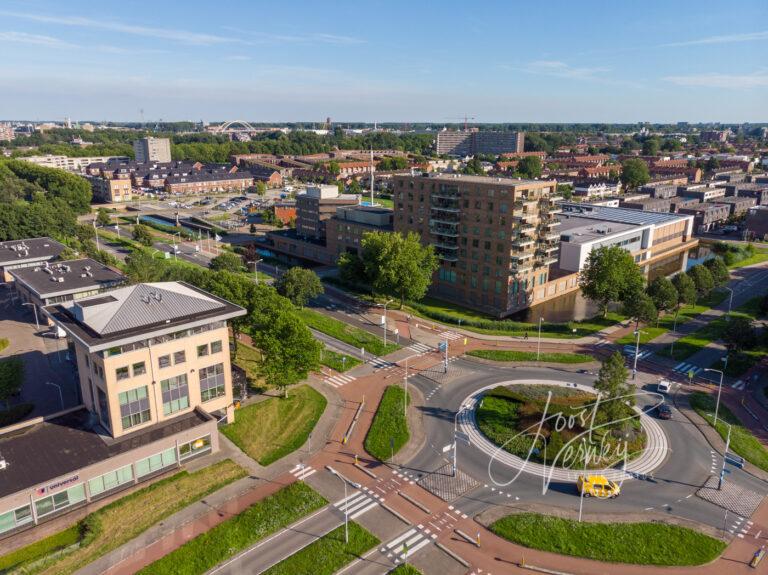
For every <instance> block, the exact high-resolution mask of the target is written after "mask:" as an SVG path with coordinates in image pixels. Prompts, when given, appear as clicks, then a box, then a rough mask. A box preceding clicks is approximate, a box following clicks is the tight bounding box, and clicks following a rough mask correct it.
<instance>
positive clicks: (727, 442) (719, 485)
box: [717, 421, 731, 491]
mask: <svg viewBox="0 0 768 575" xmlns="http://www.w3.org/2000/svg"><path fill="white" fill-rule="evenodd" d="M723 423H725V424H726V425H727V426H728V437H726V439H725V451H723V467H722V468H721V469H720V480H719V481H718V482H717V490H718V491H720V489H721V488H722V486H723V480H724V479H725V461H726V458H727V457H728V447H729V446H730V445H731V424H730V423H727V422H725V421H724V422H723Z"/></svg>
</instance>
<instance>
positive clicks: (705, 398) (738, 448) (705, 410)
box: [688, 391, 768, 471]
mask: <svg viewBox="0 0 768 575" xmlns="http://www.w3.org/2000/svg"><path fill="white" fill-rule="evenodd" d="M688 400H689V401H690V403H691V407H692V408H693V409H694V411H696V413H698V414H699V415H700V416H702V417H703V418H704V419H706V420H707V423H709V424H710V425H712V423H713V422H714V420H715V416H714V413H715V398H714V397H713V396H712V395H710V394H708V393H703V392H701V391H694V392H693V393H692V394H691V395H690V396H689V397H688ZM717 418H718V421H717V427H716V428H715V429H716V430H717V432H718V433H719V434H720V437H722V438H723V439H724V440H725V438H726V437H728V425H726V424H727V423H730V424H731V443H730V446H729V449H730V450H731V451H733V452H734V453H736V454H737V455H741V456H742V457H743V458H744V459H746V460H747V461H749V462H750V463H751V464H752V465H755V466H756V467H759V468H760V469H762V470H763V471H768V450H767V449H766V448H765V447H764V446H763V444H762V443H760V440H758V439H757V438H756V437H755V436H754V435H752V432H751V431H749V429H747V428H746V427H744V424H743V423H742V422H741V420H740V419H739V418H738V417H736V415H734V413H733V412H732V411H731V410H730V409H728V407H727V406H726V405H725V404H723V402H722V401H721V402H720V409H719V410H718V412H717Z"/></svg>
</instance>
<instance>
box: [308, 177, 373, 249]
mask: <svg viewBox="0 0 768 575" xmlns="http://www.w3.org/2000/svg"><path fill="white" fill-rule="evenodd" d="M359 203H360V196H358V195H357V194H340V193H339V188H338V187H337V186H332V185H321V186H308V187H307V190H306V191H305V192H304V193H303V194H298V195H297V196H296V234H297V235H299V236H302V237H305V238H310V239H313V240H321V241H323V242H324V241H325V223H326V221H327V220H329V219H330V218H332V217H333V216H334V215H336V208H338V207H341V206H354V205H357V204H359Z"/></svg>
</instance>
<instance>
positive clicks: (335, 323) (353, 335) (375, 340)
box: [297, 308, 400, 355]
mask: <svg viewBox="0 0 768 575" xmlns="http://www.w3.org/2000/svg"><path fill="white" fill-rule="evenodd" d="M297 313H298V314H299V315H300V316H301V318H302V319H303V320H304V323H306V324H307V325H308V326H309V327H311V328H312V329H316V330H317V331H321V332H323V333H324V334H327V335H330V336H331V337H335V338H336V339H338V340H339V341H343V342H344V343H348V344H349V345H353V346H355V347H357V348H360V347H364V348H365V351H366V352H368V353H372V354H374V355H387V354H388V353H392V352H393V351H396V350H398V349H400V346H399V345H397V344H394V343H387V345H386V346H384V342H383V341H382V338H381V337H379V336H377V335H373V334H372V333H370V332H367V331H365V330H362V329H360V328H358V327H353V326H351V325H349V324H346V323H344V322H343V321H339V320H338V319H335V318H332V317H329V316H327V315H323V314H321V313H320V312H317V311H314V310H311V309H309V308H302V309H300V310H297Z"/></svg>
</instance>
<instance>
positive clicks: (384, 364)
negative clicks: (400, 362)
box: [368, 357, 395, 369]
mask: <svg viewBox="0 0 768 575" xmlns="http://www.w3.org/2000/svg"><path fill="white" fill-rule="evenodd" d="M368 363H370V364H371V365H372V366H373V369H387V368H388V367H392V366H394V365H395V364H394V363H392V362H390V361H387V360H386V359H381V358H380V357H374V358H373V359H370V360H368Z"/></svg>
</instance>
